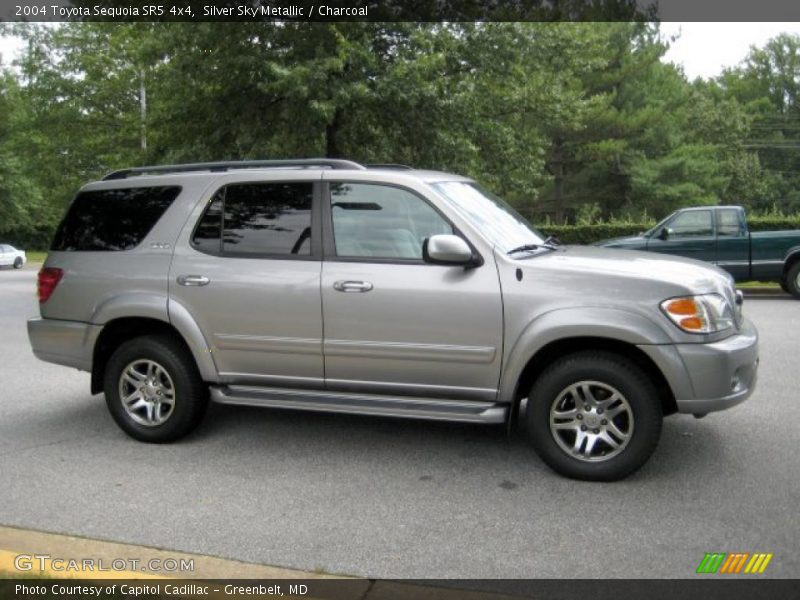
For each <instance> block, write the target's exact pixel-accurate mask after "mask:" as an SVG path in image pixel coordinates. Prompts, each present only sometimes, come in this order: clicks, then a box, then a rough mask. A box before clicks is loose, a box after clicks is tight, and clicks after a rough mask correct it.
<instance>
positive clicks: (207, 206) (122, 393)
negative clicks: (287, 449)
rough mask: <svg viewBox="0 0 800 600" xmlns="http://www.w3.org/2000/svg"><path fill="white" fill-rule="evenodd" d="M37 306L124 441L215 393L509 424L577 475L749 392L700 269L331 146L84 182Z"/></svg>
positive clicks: (752, 354)
mask: <svg viewBox="0 0 800 600" xmlns="http://www.w3.org/2000/svg"><path fill="white" fill-rule="evenodd" d="M39 306H40V312H41V317H37V318H34V319H31V320H29V321H28V334H29V337H30V341H31V345H32V347H33V352H34V354H35V355H36V356H38V357H39V358H41V359H42V360H45V361H49V362H53V363H57V364H62V365H67V366H71V367H75V368H78V369H81V370H85V371H88V372H89V373H91V384H90V386H91V387H90V389H91V392H92V393H93V394H96V393H99V392H104V393H105V398H106V404H107V405H108V409H109V410H110V412H111V415H112V416H113V418H114V419H115V421H116V422H117V424H118V425H119V426H120V428H121V429H122V430H124V431H125V432H126V433H127V434H129V435H130V436H132V437H134V438H135V439H137V440H141V441H144V442H151V443H153V442H155V443H162V442H170V441H173V440H177V439H179V438H180V437H182V436H184V435H187V434H188V433H189V432H191V431H192V430H193V429H194V428H195V427H196V426H197V425H198V424H199V423H200V421H201V419H202V417H203V414H204V412H205V407H206V404H207V401H208V400H209V399H211V400H214V401H216V402H218V403H223V404H236V405H247V406H259V407H265V408H282V409H292V410H298V411H326V412H338V413H349V414H366V415H381V416H391V417H406V418H412V419H435V420H444V421H459V422H469V423H486V424H490V423H495V424H504V425H505V426H507V427H509V428H510V427H511V426H512V425H513V424H514V423H515V422H516V419H517V418H519V419H521V420H522V421H523V422H524V424H525V426H526V429H527V430H528V432H529V433H530V437H531V441H532V443H533V445H534V447H535V448H536V450H537V451H538V452H539V454H540V456H541V457H542V458H543V459H544V460H545V462H547V464H548V465H550V466H551V467H552V468H553V469H555V470H556V471H558V472H559V473H562V474H564V475H567V476H569V477H576V478H581V479H590V480H613V479H619V478H621V477H625V476H626V475H628V474H630V473H632V472H633V471H635V470H636V469H637V468H639V467H640V466H641V465H642V464H644V462H645V461H646V460H647V459H648V457H649V456H650V455H651V453H652V452H653V450H654V448H655V447H656V443H657V441H658V439H659V435H660V431H661V423H662V418H663V417H664V416H665V415H670V414H673V413H678V412H680V413H688V414H693V415H695V416H701V415H705V414H706V413H709V412H711V411H717V410H722V409H726V408H729V407H732V406H734V405H736V404H738V403H740V402H742V401H744V400H746V399H747V398H748V397H749V396H750V395H751V393H752V392H753V389H754V387H755V384H756V372H757V366H758V335H757V332H756V330H755V328H754V327H753V326H752V324H750V322H749V321H748V320H747V319H746V318H745V317H744V316H743V314H742V297H741V294H737V293H736V291H735V290H734V287H733V280H732V279H731V277H730V275H728V274H727V273H725V272H724V271H721V270H720V269H718V268H716V267H713V266H711V265H708V264H705V263H701V262H698V261H693V260H688V259H683V258H676V257H670V256H657V255H653V254H648V253H644V252H628V251H621V250H612V249H608V248H592V247H580V246H563V245H560V244H558V243H556V242H554V241H552V240H548V239H547V238H546V237H545V236H543V235H542V234H541V233H539V232H538V231H537V230H536V229H535V228H533V227H532V226H531V225H530V224H529V223H527V222H526V221H525V220H524V219H523V218H522V217H521V216H519V215H518V214H517V213H516V212H515V211H514V210H513V209H512V208H511V207H510V206H508V205H507V204H506V203H504V202H503V201H502V200H500V199H498V198H497V197H495V196H494V195H492V194H490V193H488V192H486V191H484V190H483V189H482V188H481V187H480V186H479V185H478V184H477V183H476V182H474V181H472V180H470V179H469V178H466V177H462V176H459V175H454V174H450V173H441V172H435V171H423V170H415V169H410V168H399V167H393V168H388V167H386V166H384V167H381V168H368V167H364V166H363V165H360V164H358V163H354V162H351V161H345V160H338V159H298V160H291V161H253V162H244V163H241V162H239V163H212V164H208V163H206V164H195V165H171V166H160V167H140V168H134V169H126V170H124V171H120V172H115V173H112V174H110V175H108V176H106V177H105V178H104V180H103V181H97V182H93V183H90V184H88V185H86V186H84V188H83V189H81V190H80V191H79V193H78V195H77V196H76V197H75V199H74V200H73V202H72V204H71V206H70V208H69V209H68V211H67V213H66V216H65V217H64V220H63V221H62V223H61V225H60V226H59V228H58V230H57V232H56V235H55V239H54V241H53V245H52V247H51V250H50V253H49V254H48V257H47V261H46V262H45V264H44V267H43V268H42V270H41V272H40V274H39ZM265 434H266V433H265ZM297 435H298V436H302V435H304V432H303V429H302V427H301V426H298V428H297ZM364 451H369V449H367V448H365V449H364Z"/></svg>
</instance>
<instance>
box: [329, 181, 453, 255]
mask: <svg viewBox="0 0 800 600" xmlns="http://www.w3.org/2000/svg"><path fill="white" fill-rule="evenodd" d="M331 215H332V218H333V237H334V243H335V245H336V255H337V256H341V257H353V258H383V259H386V258H396V259H401V260H415V259H417V260H421V259H422V245H423V243H424V242H425V240H426V239H427V238H429V237H431V236H432V235H437V234H441V233H448V234H452V233H453V227H452V226H451V225H450V224H449V223H448V222H447V221H446V220H445V219H444V218H443V217H442V216H441V215H440V214H439V213H438V212H436V210H435V209H434V208H433V207H432V206H431V205H430V204H428V203H427V202H426V201H425V200H423V199H422V198H420V197H419V196H417V195H415V194H413V193H411V192H409V191H406V190H403V189H400V188H396V187H392V186H386V185H377V184H362V183H334V184H331Z"/></svg>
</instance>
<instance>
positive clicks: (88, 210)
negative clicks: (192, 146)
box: [51, 186, 181, 251]
mask: <svg viewBox="0 0 800 600" xmlns="http://www.w3.org/2000/svg"><path fill="white" fill-rule="evenodd" d="M180 191H181V188H179V187H177V186H167V187H140V188H121V189H114V190H95V191H89V192H81V193H80V194H78V195H77V196H76V197H75V200H73V202H72V204H71V205H70V207H69V210H68V211H67V214H66V216H65V217H64V220H63V221H61V225H59V227H58V230H57V231H56V235H55V239H54V240H53V246H52V248H51V249H52V250H56V251H112V250H130V249H132V248H135V247H136V246H138V245H139V244H140V243H141V242H142V240H143V239H144V238H145V237H146V236H147V234H148V233H150V230H151V229H152V228H153V226H154V225H155V224H156V222H158V220H159V219H160V218H161V216H162V215H163V214H164V212H165V211H166V210H167V208H169V206H170V205H171V204H172V202H173V200H175V198H176V197H177V196H178V194H179V193H180Z"/></svg>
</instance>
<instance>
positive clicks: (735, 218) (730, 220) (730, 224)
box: [717, 208, 744, 236]
mask: <svg viewBox="0 0 800 600" xmlns="http://www.w3.org/2000/svg"><path fill="white" fill-rule="evenodd" d="M717 218H718V219H719V222H718V223H717V233H718V234H719V235H730V236H741V235H744V225H743V224H742V221H741V219H740V218H739V211H738V210H734V209H731V208H725V209H721V210H719V211H718V212H717Z"/></svg>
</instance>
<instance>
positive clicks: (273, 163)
mask: <svg viewBox="0 0 800 600" xmlns="http://www.w3.org/2000/svg"><path fill="white" fill-rule="evenodd" d="M311 167H328V168H329V169H355V170H363V169H365V168H366V167H364V165H360V164H358V163H356V162H353V161H350V160H342V159H339V158H299V159H289V160H239V161H224V162H202V163H186V164H181V165H158V166H152V167H132V168H130V169H120V170H118V171H112V172H111V173H109V174H108V175H106V176H105V177H103V181H109V180H111V179H126V178H128V177H130V176H132V175H146V174H161V173H189V172H192V171H212V172H213V171H229V170H232V169H259V168H272V169H276V168H287V169H307V168H311Z"/></svg>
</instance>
